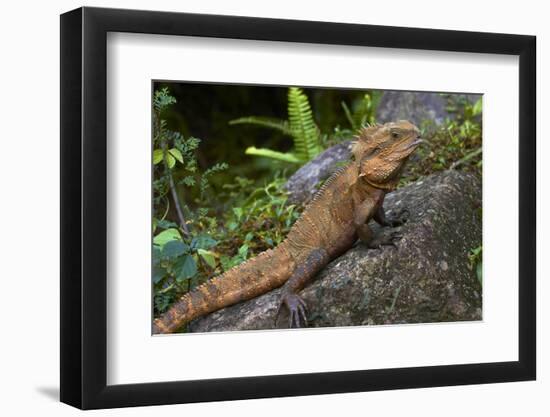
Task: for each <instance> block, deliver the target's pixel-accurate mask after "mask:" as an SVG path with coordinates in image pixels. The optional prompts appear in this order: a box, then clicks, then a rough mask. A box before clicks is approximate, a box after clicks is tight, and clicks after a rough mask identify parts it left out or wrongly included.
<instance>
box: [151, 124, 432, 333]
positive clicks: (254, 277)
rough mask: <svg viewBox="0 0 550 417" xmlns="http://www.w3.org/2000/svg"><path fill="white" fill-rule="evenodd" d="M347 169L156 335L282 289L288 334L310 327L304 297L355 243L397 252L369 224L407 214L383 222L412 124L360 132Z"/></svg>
mask: <svg viewBox="0 0 550 417" xmlns="http://www.w3.org/2000/svg"><path fill="white" fill-rule="evenodd" d="M354 139H355V141H354V142H353V143H352V149H351V156H352V157H351V160H350V162H349V163H348V164H347V165H345V166H343V167H341V168H339V169H338V170H337V171H336V172H335V173H334V174H333V175H332V176H331V177H330V178H329V179H328V180H327V181H326V182H325V183H324V184H323V185H322V186H321V188H320V189H319V190H318V192H317V193H316V195H315V197H314V198H313V199H312V200H311V201H310V203H309V204H308V205H307V206H306V208H305V210H304V212H303V213H302V214H301V216H300V217H299V218H298V220H296V222H295V223H294V225H293V226H292V228H291V229H290V231H289V233H288V235H287V237H286V239H285V240H283V241H282V242H281V243H280V244H279V245H277V246H276V247H275V248H273V249H269V250H266V251H264V252H261V253H260V254H258V255H257V256H256V257H254V258H251V259H249V260H248V261H245V262H244V263H242V264H240V265H238V266H236V267H234V268H232V269H230V270H228V271H226V272H224V273H222V274H220V275H218V276H216V277H213V278H211V279H210V280H208V281H206V282H205V283H203V284H201V285H199V286H198V287H196V288H195V289H193V290H191V291H190V292H188V293H186V294H185V295H183V296H182V297H181V298H180V299H179V300H177V301H176V302H175V303H174V304H172V306H171V307H170V308H169V309H168V310H167V311H166V312H165V313H164V314H162V315H161V316H160V317H159V318H157V319H155V320H154V321H153V334H158V333H173V332H176V331H177V330H178V329H179V328H181V327H182V326H183V325H184V324H186V323H188V322H190V321H191V320H193V319H195V318H197V317H199V316H202V315H205V314H208V313H210V312H213V311H216V310H219V309H221V308H224V307H227V306H230V305H233V304H236V303H239V302H241V301H245V300H249V299H252V298H254V297H257V296H259V295H262V294H264V293H266V292H268V291H271V290H273V289H275V288H279V287H281V286H282V290H281V297H280V303H279V308H278V310H277V314H276V320H277V317H278V316H279V312H280V311H281V308H282V307H283V306H285V307H286V308H287V309H288V311H289V327H291V328H292V327H303V326H307V306H306V303H305V302H304V301H303V300H302V298H301V297H300V296H299V294H298V293H299V291H300V290H301V289H302V288H303V287H304V286H305V285H306V283H307V282H308V281H310V280H311V279H312V278H313V277H315V275H316V274H317V273H318V272H319V271H320V270H322V269H323V268H324V267H325V266H326V265H327V264H328V263H329V262H330V261H332V260H333V259H335V258H337V257H338V256H340V255H342V254H343V253H345V252H346V251H347V250H348V249H350V248H351V247H352V246H353V245H354V244H355V242H356V241H357V239H358V238H359V240H360V241H361V242H364V243H365V244H367V245H368V247H369V248H380V247H381V246H382V245H394V246H395V241H396V240H398V239H399V238H400V237H401V236H400V235H399V234H397V233H396V232H393V233H390V234H386V235H385V237H383V238H380V237H377V236H374V233H373V232H372V229H371V228H370V227H369V225H368V222H369V221H370V220H371V219H373V220H374V221H376V222H377V223H379V224H381V225H382V226H391V227H395V226H399V225H401V224H403V223H404V222H405V221H406V218H407V217H408V216H407V213H408V211H407V210H405V209H404V210H401V212H400V213H399V214H397V215H396V216H394V217H392V218H388V217H386V215H385V212H384V209H383V202H384V196H385V194H386V193H388V192H390V191H392V190H394V189H395V188H396V187H397V184H398V182H399V179H400V176H401V173H402V171H403V168H404V166H405V163H406V162H407V160H408V159H409V156H410V155H411V154H412V153H413V152H414V151H415V149H416V148H417V147H418V146H419V145H420V143H421V142H422V139H421V138H420V132H419V130H418V128H417V127H416V126H414V125H413V124H412V123H410V122H408V121H404V120H402V121H398V122H389V123H386V124H383V125H381V124H376V125H372V126H364V127H362V128H361V129H360V130H359V132H358V134H357V135H356V136H355V138H354Z"/></svg>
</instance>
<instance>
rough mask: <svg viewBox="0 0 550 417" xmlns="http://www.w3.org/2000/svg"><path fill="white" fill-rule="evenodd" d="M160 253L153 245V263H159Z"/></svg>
mask: <svg viewBox="0 0 550 417" xmlns="http://www.w3.org/2000/svg"><path fill="white" fill-rule="evenodd" d="M160 254H161V250H160V248H159V247H158V246H156V245H153V265H158V264H159V263H160Z"/></svg>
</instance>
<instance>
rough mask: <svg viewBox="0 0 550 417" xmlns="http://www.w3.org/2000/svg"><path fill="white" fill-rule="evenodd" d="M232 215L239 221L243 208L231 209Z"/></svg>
mask: <svg viewBox="0 0 550 417" xmlns="http://www.w3.org/2000/svg"><path fill="white" fill-rule="evenodd" d="M233 214H235V217H237V220H239V221H240V220H241V217H242V216H243V208H242V207H233Z"/></svg>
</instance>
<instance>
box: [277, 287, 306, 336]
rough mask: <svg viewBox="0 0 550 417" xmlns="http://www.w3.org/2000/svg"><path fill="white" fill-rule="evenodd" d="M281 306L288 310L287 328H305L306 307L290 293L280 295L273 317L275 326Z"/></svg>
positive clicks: (298, 298)
mask: <svg viewBox="0 0 550 417" xmlns="http://www.w3.org/2000/svg"><path fill="white" fill-rule="evenodd" d="M283 304H284V305H286V307H287V308H288V313H289V314H288V327H290V328H293V327H295V328H299V327H307V317H306V315H307V305H306V303H305V301H304V300H302V299H301V298H300V297H299V296H298V295H296V294H291V293H287V294H284V295H282V297H281V302H280V304H279V308H278V309H277V314H276V315H275V324H277V319H278V318H279V314H280V313H281V309H282V307H283ZM302 324H303V325H302Z"/></svg>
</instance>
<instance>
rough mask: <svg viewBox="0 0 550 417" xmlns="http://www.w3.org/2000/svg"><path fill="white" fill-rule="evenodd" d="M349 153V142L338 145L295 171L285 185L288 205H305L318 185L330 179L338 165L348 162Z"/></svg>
mask: <svg viewBox="0 0 550 417" xmlns="http://www.w3.org/2000/svg"><path fill="white" fill-rule="evenodd" d="M350 151H351V141H346V142H342V143H339V144H337V145H334V146H332V147H330V148H328V149H327V150H326V151H324V152H322V153H321V154H320V155H318V156H317V158H315V159H313V160H312V161H311V162H309V163H307V164H305V165H303V166H302V167H301V168H300V169H299V170H298V171H296V172H295V173H294V174H293V175H292V176H291V177H290V178H289V179H288V181H287V183H286V185H285V188H286V190H287V191H288V192H289V198H288V202H289V204H305V203H307V202H308V201H309V200H310V199H311V198H312V197H313V196H314V195H315V193H316V192H317V188H318V187H317V186H318V184H319V183H320V182H321V181H323V180H325V179H327V178H328V177H330V175H331V174H332V173H333V172H334V171H335V170H336V169H338V167H339V166H340V163H342V162H346V161H349V159H350Z"/></svg>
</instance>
